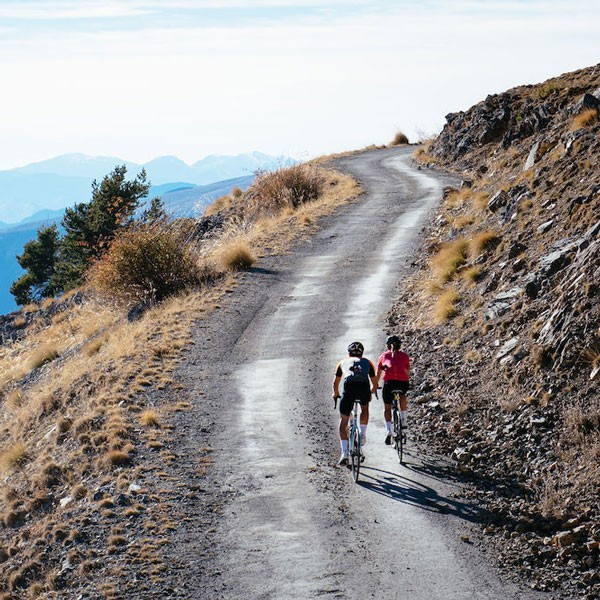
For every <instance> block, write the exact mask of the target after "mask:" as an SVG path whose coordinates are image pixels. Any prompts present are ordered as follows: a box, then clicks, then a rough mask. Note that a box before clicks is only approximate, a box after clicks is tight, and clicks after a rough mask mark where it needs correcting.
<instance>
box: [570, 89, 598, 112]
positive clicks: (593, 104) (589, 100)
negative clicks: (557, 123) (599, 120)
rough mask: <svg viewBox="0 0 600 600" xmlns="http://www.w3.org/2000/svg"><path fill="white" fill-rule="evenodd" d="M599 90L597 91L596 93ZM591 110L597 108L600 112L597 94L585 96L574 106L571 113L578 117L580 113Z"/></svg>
mask: <svg viewBox="0 0 600 600" xmlns="http://www.w3.org/2000/svg"><path fill="white" fill-rule="evenodd" d="M597 92H598V90H596V93H597ZM590 108H595V109H596V110H600V100H599V99H598V98H597V97H596V96H595V94H584V95H583V96H582V97H581V98H580V99H579V100H578V101H577V102H576V103H575V105H574V106H573V108H572V109H571V113H572V114H574V115H578V114H579V113H580V112H583V111H584V110H589V109H590Z"/></svg>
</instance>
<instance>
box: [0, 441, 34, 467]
mask: <svg viewBox="0 0 600 600" xmlns="http://www.w3.org/2000/svg"><path fill="white" fill-rule="evenodd" d="M28 458H29V454H28V451H27V446H25V444H24V443H23V442H17V443H16V444H14V445H13V446H12V447H11V448H8V449H7V450H5V451H4V452H2V454H0V466H1V467H2V468H3V469H5V470H15V469H18V468H20V467H22V466H23V465H24V464H25V463H26V462H27V460H28Z"/></svg>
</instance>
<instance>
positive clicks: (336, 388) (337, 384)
mask: <svg viewBox="0 0 600 600" xmlns="http://www.w3.org/2000/svg"><path fill="white" fill-rule="evenodd" d="M341 380H342V378H341V377H337V376H336V377H335V379H334V380H333V394H332V396H333V398H339V397H340V381H341Z"/></svg>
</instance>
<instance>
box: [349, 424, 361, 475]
mask: <svg viewBox="0 0 600 600" xmlns="http://www.w3.org/2000/svg"><path fill="white" fill-rule="evenodd" d="M350 460H351V463H352V479H354V481H355V482H356V481H358V475H359V473H360V429H359V428H358V427H354V428H353V430H352V451H351V452H350Z"/></svg>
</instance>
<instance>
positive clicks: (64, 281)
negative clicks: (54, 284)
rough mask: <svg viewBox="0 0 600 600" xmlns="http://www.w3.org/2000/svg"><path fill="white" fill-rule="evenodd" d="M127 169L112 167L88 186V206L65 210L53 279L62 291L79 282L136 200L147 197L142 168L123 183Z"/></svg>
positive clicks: (128, 220)
mask: <svg viewBox="0 0 600 600" xmlns="http://www.w3.org/2000/svg"><path fill="white" fill-rule="evenodd" d="M126 173H127V167H125V165H121V166H117V167H115V169H114V171H112V173H109V174H108V175H106V176H105V177H104V179H103V180H102V182H101V183H100V184H98V182H97V181H94V182H93V183H92V200H91V201H90V203H89V204H76V205H75V206H74V207H73V208H68V209H67V210H66V211H65V215H64V217H63V221H62V225H63V227H64V229H65V232H66V233H65V236H64V238H63V240H62V243H61V252H60V261H59V264H58V266H57V280H58V283H59V286H60V288H61V289H63V290H68V289H70V288H73V287H75V286H77V285H80V284H81V283H82V281H83V276H84V274H85V271H86V270H87V268H88V267H89V265H90V264H91V262H92V261H93V260H94V259H96V258H98V257H99V256H100V255H101V254H102V253H103V252H104V251H106V250H107V249H108V246H109V244H110V242H111V240H112V239H113V238H114V236H115V233H116V232H117V231H118V230H119V229H121V228H123V227H126V226H127V225H129V224H130V223H131V222H132V220H133V216H134V213H135V211H136V209H137V208H138V206H139V204H140V200H141V199H142V198H143V197H145V196H146V195H147V194H148V190H149V189H150V183H149V182H147V181H146V171H145V170H144V169H142V170H141V171H140V173H139V174H138V175H137V176H136V178H135V179H134V180H133V181H125V175H126Z"/></svg>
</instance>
